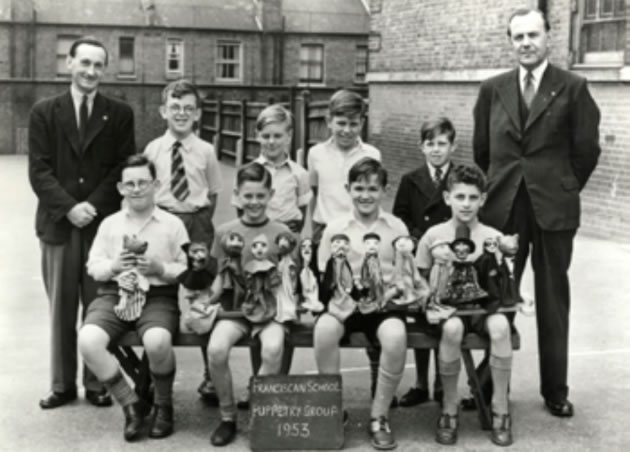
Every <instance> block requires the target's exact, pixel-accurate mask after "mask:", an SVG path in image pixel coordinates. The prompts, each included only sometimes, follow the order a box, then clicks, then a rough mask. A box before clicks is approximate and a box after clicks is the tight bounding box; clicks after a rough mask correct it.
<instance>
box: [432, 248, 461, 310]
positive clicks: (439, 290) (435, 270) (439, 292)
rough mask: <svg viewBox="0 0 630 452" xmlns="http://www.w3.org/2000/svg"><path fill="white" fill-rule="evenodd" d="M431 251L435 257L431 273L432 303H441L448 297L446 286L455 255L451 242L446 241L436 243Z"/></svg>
mask: <svg viewBox="0 0 630 452" xmlns="http://www.w3.org/2000/svg"><path fill="white" fill-rule="evenodd" d="M430 251H431V256H432V258H433V266H432V267H431V273H430V274H429V288H430V290H431V303H432V304H437V305H439V304H441V303H442V300H444V298H446V288H447V287H448V281H449V279H450V277H451V272H452V271H453V261H454V260H455V255H454V254H453V251H452V250H451V247H450V246H449V242H446V241H439V242H436V243H434V244H433V246H431V248H430Z"/></svg>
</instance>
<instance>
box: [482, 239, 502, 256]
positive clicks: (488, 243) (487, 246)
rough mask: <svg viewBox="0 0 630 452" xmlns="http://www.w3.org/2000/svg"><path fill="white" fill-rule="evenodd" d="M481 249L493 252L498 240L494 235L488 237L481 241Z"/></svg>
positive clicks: (495, 250) (495, 249)
mask: <svg viewBox="0 0 630 452" xmlns="http://www.w3.org/2000/svg"><path fill="white" fill-rule="evenodd" d="M483 249H484V250H485V251H487V252H488V253H490V254H495V253H496V252H497V250H498V249H499V241H498V240H497V238H496V237H488V238H487V239H485V240H484V241H483Z"/></svg>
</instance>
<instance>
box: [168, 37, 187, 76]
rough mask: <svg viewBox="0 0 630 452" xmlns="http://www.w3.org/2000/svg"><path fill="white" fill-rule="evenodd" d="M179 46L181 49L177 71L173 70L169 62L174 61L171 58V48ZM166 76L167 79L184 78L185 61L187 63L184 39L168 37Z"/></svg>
mask: <svg viewBox="0 0 630 452" xmlns="http://www.w3.org/2000/svg"><path fill="white" fill-rule="evenodd" d="M174 44H178V45H179V49H180V55H179V56H178V57H179V68H178V69H177V70H172V69H170V67H169V62H170V61H171V60H172V59H174V58H171V53H170V46H172V45H174ZM164 50H165V53H164V58H165V75H166V78H167V79H176V78H181V77H183V76H184V61H185V46H184V39H183V38H178V37H168V38H166V46H165V49H164Z"/></svg>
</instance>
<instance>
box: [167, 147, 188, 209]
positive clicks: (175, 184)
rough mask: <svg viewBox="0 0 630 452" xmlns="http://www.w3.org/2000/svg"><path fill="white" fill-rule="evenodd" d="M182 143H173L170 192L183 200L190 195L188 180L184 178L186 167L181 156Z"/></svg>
mask: <svg viewBox="0 0 630 452" xmlns="http://www.w3.org/2000/svg"><path fill="white" fill-rule="evenodd" d="M181 148H182V144H181V143H180V142H179V141H176V142H175V144H173V153H172V156H171V192H172V193H173V196H175V198H177V199H178V200H179V201H184V200H185V199H186V198H187V197H188V195H190V189H189V188H188V180H187V179H186V169H185V168H184V159H183V158H182V150H181Z"/></svg>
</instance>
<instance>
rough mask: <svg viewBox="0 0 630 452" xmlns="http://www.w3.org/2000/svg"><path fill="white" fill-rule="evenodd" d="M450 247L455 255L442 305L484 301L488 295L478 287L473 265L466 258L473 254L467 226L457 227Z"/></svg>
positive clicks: (472, 244) (473, 244)
mask: <svg viewBox="0 0 630 452" xmlns="http://www.w3.org/2000/svg"><path fill="white" fill-rule="evenodd" d="M450 247H451V250H452V251H453V253H454V254H455V260H454V261H453V269H452V271H451V275H450V277H449V280H448V283H447V287H446V294H445V300H444V303H446V304H450V305H460V304H467V303H476V302H478V301H480V300H483V299H485V298H486V297H487V296H488V293H487V292H486V291H485V290H483V289H482V288H481V287H479V281H478V278H477V271H476V270H475V266H474V263H473V262H470V261H469V260H468V256H469V255H470V254H471V253H474V252H475V242H473V241H472V240H470V229H468V227H467V226H464V225H461V226H458V227H457V230H456V234H455V240H453V241H452V242H451V243H450Z"/></svg>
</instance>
